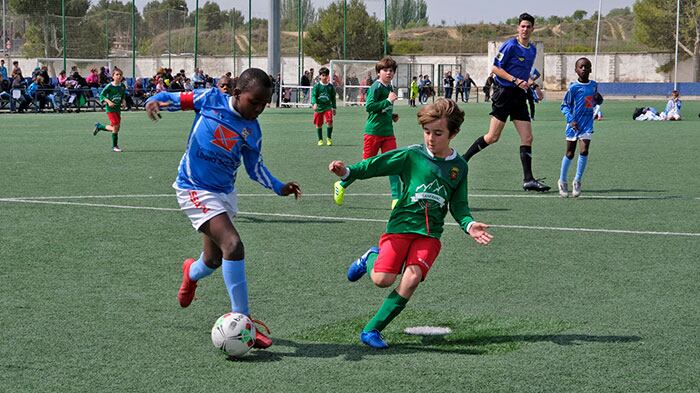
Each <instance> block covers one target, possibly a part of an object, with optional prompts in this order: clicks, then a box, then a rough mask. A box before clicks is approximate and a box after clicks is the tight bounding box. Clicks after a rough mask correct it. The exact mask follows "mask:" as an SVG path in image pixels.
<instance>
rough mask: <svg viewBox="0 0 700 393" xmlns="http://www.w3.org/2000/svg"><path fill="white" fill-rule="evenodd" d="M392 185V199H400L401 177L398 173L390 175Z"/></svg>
mask: <svg viewBox="0 0 700 393" xmlns="http://www.w3.org/2000/svg"><path fill="white" fill-rule="evenodd" d="M389 185H390V186H391V199H399V197H400V196H401V178H400V177H398V176H396V175H391V176H389Z"/></svg>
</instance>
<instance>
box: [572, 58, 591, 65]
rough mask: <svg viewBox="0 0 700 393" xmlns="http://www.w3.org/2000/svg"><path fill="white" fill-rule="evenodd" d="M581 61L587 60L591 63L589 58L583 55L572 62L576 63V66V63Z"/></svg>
mask: <svg viewBox="0 0 700 393" xmlns="http://www.w3.org/2000/svg"><path fill="white" fill-rule="evenodd" d="M581 61H587V62H588V64H590V63H591V60H589V59H588V57H585V56H584V57H579V58H578V60H576V63H574V64H576V66H578V63H579V62H581Z"/></svg>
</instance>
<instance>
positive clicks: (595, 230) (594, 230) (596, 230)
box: [0, 198, 700, 237]
mask: <svg viewBox="0 0 700 393" xmlns="http://www.w3.org/2000/svg"><path fill="white" fill-rule="evenodd" d="M0 202H6V203H31V204H44V205H64V206H65V205H67V206H83V207H107V208H112V209H133V210H153V211H179V210H180V209H178V208H172V207H150V206H128V205H108V204H100V203H83V202H65V201H47V200H32V199H19V198H0ZM238 214H239V215H241V216H263V217H283V218H301V219H306V220H310V221H311V220H327V221H339V222H343V221H356V222H377V223H386V220H382V219H376V218H359V217H330V216H308V215H302V214H286V213H262V212H243V211H239V212H238ZM445 225H450V226H457V223H454V222H448V223H445ZM491 227H493V228H508V229H534V230H550V231H566V232H592V233H620V234H630V235H656V236H698V237H700V233H695V232H658V231H632V230H625V229H602V228H565V227H547V226H534V225H500V224H493V225H491Z"/></svg>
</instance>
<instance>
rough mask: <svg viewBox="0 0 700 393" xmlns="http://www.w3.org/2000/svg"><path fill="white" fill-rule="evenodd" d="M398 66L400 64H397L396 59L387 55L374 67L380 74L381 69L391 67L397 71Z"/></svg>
mask: <svg viewBox="0 0 700 393" xmlns="http://www.w3.org/2000/svg"><path fill="white" fill-rule="evenodd" d="M396 67H398V65H397V64H396V60H394V59H392V58H391V57H389V56H386V57H384V58H383V59H381V60H379V61H378V62H377V65H376V66H375V67H374V69H375V70H376V71H377V74H378V73H379V71H381V70H383V69H385V68H391V69H392V70H393V71H394V72H396Z"/></svg>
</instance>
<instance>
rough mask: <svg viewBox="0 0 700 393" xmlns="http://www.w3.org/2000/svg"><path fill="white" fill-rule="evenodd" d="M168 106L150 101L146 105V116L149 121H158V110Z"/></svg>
mask: <svg viewBox="0 0 700 393" xmlns="http://www.w3.org/2000/svg"><path fill="white" fill-rule="evenodd" d="M168 105H169V104H168V103H167V102H160V101H150V102H148V103H146V115H147V116H148V118H149V119H151V120H153V121H158V119H160V118H161V116H160V108H161V107H167V106H168Z"/></svg>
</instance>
